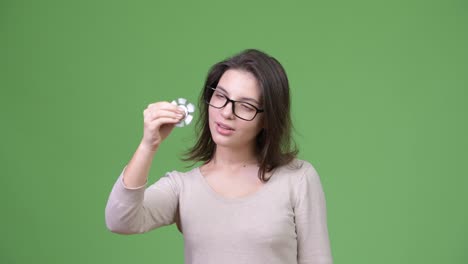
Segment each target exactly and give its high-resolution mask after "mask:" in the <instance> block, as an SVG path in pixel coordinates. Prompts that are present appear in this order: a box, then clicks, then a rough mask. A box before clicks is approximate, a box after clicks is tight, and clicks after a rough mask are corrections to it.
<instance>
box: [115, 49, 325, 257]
mask: <svg viewBox="0 0 468 264" xmlns="http://www.w3.org/2000/svg"><path fill="white" fill-rule="evenodd" d="M199 106H200V108H201V109H200V119H199V121H198V124H197V125H198V128H199V129H200V131H201V132H200V134H199V137H198V140H197V142H196V144H195V145H194V146H193V147H192V148H191V149H190V150H189V151H188V153H187V158H186V159H185V160H186V161H189V160H190V161H195V162H196V161H201V162H202V165H201V166H200V167H197V168H195V169H192V170H190V171H188V172H178V171H172V172H170V173H167V174H166V175H165V176H164V177H162V178H161V179H159V180H158V181H157V182H156V183H154V184H153V185H151V186H149V187H148V188H147V189H145V186H146V184H147V176H148V173H149V170H150V167H151V163H152V161H153V157H154V154H155V153H156V152H157V150H158V147H159V146H160V144H161V143H162V142H163V141H164V140H165V139H166V138H167V136H168V135H169V134H170V133H171V131H172V129H173V128H174V126H175V124H177V123H178V122H179V121H181V120H182V118H183V117H184V114H183V113H184V112H183V111H181V109H179V108H178V107H177V106H175V105H173V104H170V103H168V102H158V103H155V104H150V105H149V106H148V108H147V109H146V110H145V111H144V135H143V139H142V141H141V143H140V145H139V147H138V148H137V150H136V152H135V154H134V156H133V157H132V159H131V161H130V162H129V163H128V165H127V166H126V167H125V168H124V170H123V171H122V174H121V175H120V177H119V178H118V180H117V182H116V183H115V185H114V187H113V189H112V192H111V194H110V197H109V200H108V203H107V207H106V223H107V227H108V228H109V229H110V230H111V231H112V232H116V233H122V234H134V233H143V232H147V231H150V230H152V229H155V228H158V227H161V226H165V225H170V224H173V223H176V224H177V227H178V228H179V230H180V232H181V233H182V234H183V236H184V241H185V243H184V244H185V245H184V247H185V250H184V251H185V263H203V264H209V263H216V264H219V263H236V264H238V263H269V264H271V263H288V264H289V263H332V257H331V253H330V245H329V239H328V231H327V222H326V207H325V198H324V194H323V190H322V186H321V183H320V179H319V175H318V174H317V172H316V170H315V169H314V167H313V166H312V165H311V164H310V163H308V162H307V161H303V160H299V159H297V158H296V154H297V150H296V149H294V148H292V147H291V140H290V132H291V119H290V96H289V84H288V79H287V76H286V73H285V71H284V69H283V67H282V66H281V64H280V63H279V62H278V61H277V60H276V59H274V58H272V57H270V56H268V55H267V54H265V53H263V52H261V51H258V50H245V51H243V52H241V53H240V54H238V55H236V56H233V57H231V58H228V59H226V60H224V61H222V62H219V63H217V64H215V65H214V66H213V67H212V68H211V70H210V72H209V73H208V76H207V78H206V82H205V86H204V88H203V90H202V94H201V96H200V104H199Z"/></svg>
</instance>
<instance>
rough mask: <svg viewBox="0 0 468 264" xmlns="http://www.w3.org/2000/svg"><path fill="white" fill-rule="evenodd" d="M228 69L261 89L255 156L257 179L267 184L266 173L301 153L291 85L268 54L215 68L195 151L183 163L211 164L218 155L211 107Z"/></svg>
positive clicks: (248, 53)
mask: <svg viewBox="0 0 468 264" xmlns="http://www.w3.org/2000/svg"><path fill="white" fill-rule="evenodd" d="M228 69H237V70H244V71H247V72H250V73H252V74H253V75H254V76H255V77H256V78H257V81H258V83H259V85H260V90H261V95H262V96H261V99H260V101H261V103H262V108H263V109H264V112H263V115H264V118H263V122H264V123H263V127H264V128H263V129H262V130H261V131H260V132H259V133H258V135H257V138H256V148H255V150H256V155H257V157H258V161H259V163H260V169H259V172H258V177H259V179H260V180H261V181H263V182H266V181H268V180H269V179H267V178H265V173H266V172H270V171H272V170H274V169H276V168H277V167H279V166H282V165H286V164H288V163H289V162H291V161H292V160H293V159H294V158H295V157H296V155H297V153H298V149H297V147H296V145H295V144H294V147H293V146H292V143H293V140H292V137H291V130H292V123H291V116H290V104H291V102H290V95H289V82H288V78H287V76H286V72H285V70H284V69H283V67H282V66H281V64H280V63H279V62H278V61H277V60H276V59H275V58H273V57H271V56H269V55H268V54H266V53H264V52H262V51H259V50H256V49H248V50H244V51H242V52H241V53H239V54H237V55H235V56H233V57H230V58H227V59H226V60H224V61H221V62H219V63H216V64H215V65H213V66H212V67H211V69H210V71H209V72H208V76H207V77H206V81H205V84H204V86H203V90H202V92H201V94H200V98H199V104H198V105H199V108H200V112H199V113H200V117H199V119H198V121H197V123H196V127H197V129H198V131H200V134H199V135H198V140H197V142H196V143H195V145H194V146H193V147H191V148H190V149H189V150H188V151H187V152H186V153H185V156H186V157H185V158H184V159H183V160H184V161H194V162H198V161H203V162H205V163H206V162H209V161H210V160H211V159H212V158H213V155H214V153H215V149H216V144H215V142H213V139H212V137H211V132H210V128H209V125H208V105H207V104H206V102H207V101H210V99H211V96H212V95H213V90H212V89H209V88H208V87H216V86H217V85H218V81H219V79H221V76H222V75H223V74H224V72H225V71H227V70H228Z"/></svg>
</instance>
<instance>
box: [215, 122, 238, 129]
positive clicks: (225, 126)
mask: <svg viewBox="0 0 468 264" xmlns="http://www.w3.org/2000/svg"><path fill="white" fill-rule="evenodd" d="M216 125H218V126H219V127H221V128H223V129H226V130H234V128H232V127H230V126H228V125H226V124H223V123H220V122H216Z"/></svg>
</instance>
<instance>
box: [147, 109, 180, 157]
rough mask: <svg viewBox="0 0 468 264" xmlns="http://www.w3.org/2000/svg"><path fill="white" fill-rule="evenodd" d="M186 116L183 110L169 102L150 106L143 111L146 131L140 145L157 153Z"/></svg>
mask: <svg viewBox="0 0 468 264" xmlns="http://www.w3.org/2000/svg"><path fill="white" fill-rule="evenodd" d="M184 114H185V112H184V111H183V110H182V109H180V108H179V107H178V106H177V105H174V104H171V103H169V102H157V103H153V104H149V105H148V107H147V108H146V109H145V110H144V111H143V116H144V118H143V120H144V130H143V139H142V141H141V143H140V145H141V146H142V147H145V148H147V149H149V150H151V151H155V150H156V149H157V148H158V146H159V145H160V144H161V142H162V141H163V140H164V139H166V138H167V136H169V134H170V133H171V132H172V130H173V129H174V127H175V125H176V124H177V123H179V122H180V121H181V120H182V119H183V118H184V117H185V116H184Z"/></svg>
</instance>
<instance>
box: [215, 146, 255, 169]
mask: <svg viewBox="0 0 468 264" xmlns="http://www.w3.org/2000/svg"><path fill="white" fill-rule="evenodd" d="M211 162H212V163H213V165H215V166H222V167H231V168H234V167H236V168H237V167H246V166H247V165H253V164H255V165H257V164H258V159H257V157H256V156H255V151H254V149H253V148H239V149H232V148H226V147H222V146H216V150H215V154H214V156H213V159H212V160H211Z"/></svg>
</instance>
